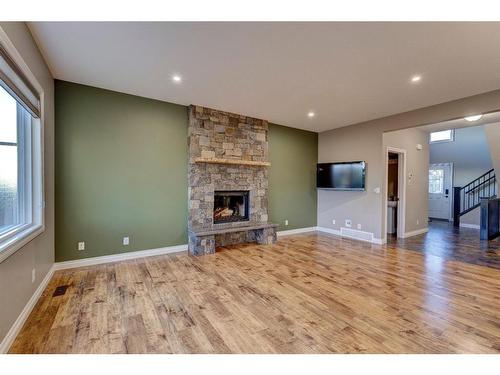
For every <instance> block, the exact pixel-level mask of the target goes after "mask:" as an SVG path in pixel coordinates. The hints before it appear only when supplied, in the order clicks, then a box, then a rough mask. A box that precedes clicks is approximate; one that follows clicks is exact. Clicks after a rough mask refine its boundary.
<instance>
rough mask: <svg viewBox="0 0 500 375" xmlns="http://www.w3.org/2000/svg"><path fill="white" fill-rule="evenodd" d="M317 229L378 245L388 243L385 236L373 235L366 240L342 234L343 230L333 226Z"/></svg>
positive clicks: (317, 228)
mask: <svg viewBox="0 0 500 375" xmlns="http://www.w3.org/2000/svg"><path fill="white" fill-rule="evenodd" d="M316 230H317V231H318V232H325V233H330V234H333V235H335V236H339V237H343V238H349V239H351V240H355V241H362V242H369V243H373V244H376V245H383V244H384V243H386V240H385V239H383V238H375V237H373V238H372V240H371V241H365V240H362V239H360V238H355V237H349V236H342V233H341V231H340V230H338V229H332V228H326V227H316Z"/></svg>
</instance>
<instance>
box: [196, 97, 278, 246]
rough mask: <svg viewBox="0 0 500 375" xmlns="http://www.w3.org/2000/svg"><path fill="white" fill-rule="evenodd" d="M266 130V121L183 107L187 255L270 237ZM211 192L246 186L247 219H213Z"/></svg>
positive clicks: (272, 234)
mask: <svg viewBox="0 0 500 375" xmlns="http://www.w3.org/2000/svg"><path fill="white" fill-rule="evenodd" d="M267 133H268V123H267V121H264V120H260V119H255V118H251V117H247V116H240V115H237V114H233V113H228V112H222V111H218V110H214V109H210V108H205V107H200V106H190V107H189V128H188V143H189V171H188V178H189V183H188V200H189V202H188V210H189V213H188V231H189V253H190V254H192V255H202V254H209V253H214V252H215V247H216V246H225V245H231V244H236V243H242V242H258V243H262V244H264V243H272V242H275V241H276V233H275V228H276V226H275V225H272V224H269V223H268V211H267V206H268V171H267V167H266V166H265V164H266V163H265V162H268V139H267V137H268V134H267ZM200 159H201V160H203V161H204V162H200ZM221 160H222V161H224V160H225V161H227V164H226V163H224V162H220V161H221ZM207 161H208V162H207ZM211 161H214V162H213V163H212V162H211ZM215 161H217V162H215ZM239 162H241V163H242V164H235V163H239ZM229 163H230V164H229ZM244 163H247V164H244ZM249 163H254V164H262V165H249ZM215 191H248V192H249V195H248V196H249V204H248V208H249V213H248V220H247V221H235V222H225V223H220V224H214V192H215Z"/></svg>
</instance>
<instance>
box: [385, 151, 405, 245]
mask: <svg viewBox="0 0 500 375" xmlns="http://www.w3.org/2000/svg"><path fill="white" fill-rule="evenodd" d="M386 170H387V173H386V176H387V178H386V189H385V192H386V194H385V197H384V198H385V199H384V201H385V212H386V216H385V218H386V220H385V227H386V230H385V233H386V240H387V238H389V237H398V238H404V237H405V207H406V203H405V202H406V200H405V195H406V178H405V176H406V150H403V149H398V148H394V147H387V153H386Z"/></svg>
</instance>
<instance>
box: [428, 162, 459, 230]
mask: <svg viewBox="0 0 500 375" xmlns="http://www.w3.org/2000/svg"><path fill="white" fill-rule="evenodd" d="M452 176H453V164H452V163H439V164H430V165H429V218H430V219H439V220H447V221H450V220H451V219H452V212H451V207H452V206H451V202H452V195H451V193H452Z"/></svg>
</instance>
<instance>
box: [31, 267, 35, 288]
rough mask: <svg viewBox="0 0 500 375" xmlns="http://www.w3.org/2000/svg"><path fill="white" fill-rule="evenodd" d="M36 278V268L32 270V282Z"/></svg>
mask: <svg viewBox="0 0 500 375" xmlns="http://www.w3.org/2000/svg"><path fill="white" fill-rule="evenodd" d="M35 280H36V269H34V268H33V269H32V270H31V283H32V284H33V283H34V282H35Z"/></svg>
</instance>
